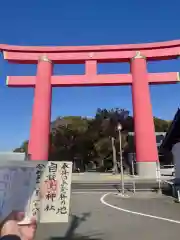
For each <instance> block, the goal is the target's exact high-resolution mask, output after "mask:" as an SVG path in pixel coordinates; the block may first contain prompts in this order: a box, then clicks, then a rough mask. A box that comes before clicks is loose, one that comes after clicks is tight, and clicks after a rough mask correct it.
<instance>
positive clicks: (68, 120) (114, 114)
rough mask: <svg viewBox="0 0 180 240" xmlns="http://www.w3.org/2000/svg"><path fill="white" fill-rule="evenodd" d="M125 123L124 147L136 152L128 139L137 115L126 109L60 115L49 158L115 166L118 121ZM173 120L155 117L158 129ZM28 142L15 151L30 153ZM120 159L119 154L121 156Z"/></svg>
mask: <svg viewBox="0 0 180 240" xmlns="http://www.w3.org/2000/svg"><path fill="white" fill-rule="evenodd" d="M118 123H121V125H122V126H123V130H122V147H123V149H124V151H125V152H127V151H129V152H131V151H133V144H129V143H128V141H127V135H128V132H133V131H134V124H133V117H132V116H130V115H129V111H127V110H125V109H119V108H114V109H110V110H108V109H100V108H99V109H97V111H96V114H95V117H94V118H86V117H81V116H68V117H58V118H57V119H56V120H55V121H53V122H52V123H51V134H50V142H51V144H50V150H49V159H50V160H54V161H62V160H66V161H73V162H74V167H80V168H81V169H82V168H84V169H86V168H87V166H88V164H91V165H96V166H98V167H99V168H102V167H106V166H109V165H112V158H113V157H112V141H111V140H112V138H114V139H115V141H114V143H115V146H116V149H117V154H118V151H119V140H118V132H117V124H118ZM170 123H171V122H170V121H165V120H162V119H159V118H156V117H154V124H155V130H156V131H157V132H166V131H167V130H168V127H169V125H170ZM27 147H28V141H25V142H24V143H23V144H22V145H21V146H20V147H19V148H16V149H15V150H14V151H15V152H27ZM117 159H118V156H117Z"/></svg>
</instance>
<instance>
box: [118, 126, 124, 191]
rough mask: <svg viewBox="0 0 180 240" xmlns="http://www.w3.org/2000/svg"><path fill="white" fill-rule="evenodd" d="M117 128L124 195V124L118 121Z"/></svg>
mask: <svg viewBox="0 0 180 240" xmlns="http://www.w3.org/2000/svg"><path fill="white" fill-rule="evenodd" d="M117 130H118V133H119V154H120V164H121V190H122V194H123V195H124V169H123V158H122V136H121V131H122V125H121V124H120V123H118V125H117Z"/></svg>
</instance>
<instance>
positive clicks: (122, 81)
mask: <svg viewBox="0 0 180 240" xmlns="http://www.w3.org/2000/svg"><path fill="white" fill-rule="evenodd" d="M0 51H3V54H4V59H5V60H8V61H9V62H15V63H21V64H29V63H35V64H36V63H37V75H36V76H8V77H7V83H6V84H7V86H9V87H34V88H35V94H34V105H33V115H32V123H31V130H30V138H29V148H28V153H29V154H30V155H31V160H48V151H49V132H50V119H51V93H52V87H64V86H66V87H67V86H68V87H73V86H114V85H132V99H133V112H134V125H135V141H136V160H137V163H138V173H139V175H140V176H146V177H148V176H149V177H155V176H156V162H157V161H158V152H157V146H156V137H155V131H154V123H153V114H152V107H151V100H150V92H149V84H164V83H165V84H166V83H177V82H179V73H177V72H171V73H147V66H146V65H147V63H146V62H147V61H148V60H166V59H174V58H177V57H179V53H180V40H176V41H169V42H159V43H146V44H128V45H114V46H82V47H33V46H32V47H28V46H27V47H26V46H10V45H0ZM107 62H129V63H130V65H131V73H130V74H97V63H107ZM53 63H59V64H65V63H70V64H74V63H76V64H81V63H83V64H84V63H85V74H84V75H73V76H72V75H69V76H68V75H66V76H52V69H53Z"/></svg>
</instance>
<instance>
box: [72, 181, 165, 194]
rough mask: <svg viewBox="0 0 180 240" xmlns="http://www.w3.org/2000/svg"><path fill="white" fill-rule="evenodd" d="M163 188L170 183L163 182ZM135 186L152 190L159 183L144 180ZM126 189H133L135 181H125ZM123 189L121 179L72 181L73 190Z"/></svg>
mask: <svg viewBox="0 0 180 240" xmlns="http://www.w3.org/2000/svg"><path fill="white" fill-rule="evenodd" d="M161 186H162V187H163V188H166V189H167V188H168V187H169V185H168V184H167V183H163V184H162V185H161ZM135 188H136V189H137V190H140V191H142V190H145V191H147V190H151V189H157V188H158V183H157V182H155V181H152V182H151V181H143V182H137V183H136V184H135ZM125 189H126V190H133V183H132V182H125ZM118 190H119V191H120V190H121V183H120V181H116V182H113V183H108V182H104V183H98V182H97V183H83V182H82V183H72V191H73V192H117V191H118Z"/></svg>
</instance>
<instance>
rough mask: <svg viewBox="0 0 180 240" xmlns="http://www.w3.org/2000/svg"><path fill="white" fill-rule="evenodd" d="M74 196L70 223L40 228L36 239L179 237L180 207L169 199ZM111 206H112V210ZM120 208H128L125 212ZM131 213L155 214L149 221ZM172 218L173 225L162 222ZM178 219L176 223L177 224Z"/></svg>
mask: <svg viewBox="0 0 180 240" xmlns="http://www.w3.org/2000/svg"><path fill="white" fill-rule="evenodd" d="M102 197H103V194H100V193H92V192H91V193H84V194H83V193H73V194H72V201H71V213H70V219H69V223H67V224H65V223H63V224H56V225H55V224H53V225H52V226H51V225H49V224H44V225H40V226H39V229H38V232H37V236H36V239H38V240H41V239H51V240H65V239H68V240H70V239H71V240H119V239H122V240H123V239H133V240H145V239H146V240H152V239H158V240H169V239H175V238H178V237H179V228H180V205H179V204H175V203H173V201H172V199H171V198H169V197H164V196H162V197H158V198H157V199H156V197H152V198H151V197H149V196H148V197H147V198H142V199H141V198H139V199H138V198H137V199H133V198H129V199H121V198H118V197H117V196H115V195H114V196H113V195H112V194H110V195H108V196H105V197H104V198H103V199H104V201H105V203H106V204H110V206H108V205H106V204H104V203H103V202H102V201H100V199H101V200H102ZM112 206H115V208H116V209H115V208H113V207H112ZM123 209H130V212H124V211H123ZM132 211H137V212H142V211H144V212H145V213H146V214H154V215H155V216H157V218H150V217H147V216H141V215H137V214H133V213H132ZM160 217H165V218H167V219H175V220H177V223H176V222H170V221H165V220H161V219H160ZM178 220H179V221H178Z"/></svg>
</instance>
